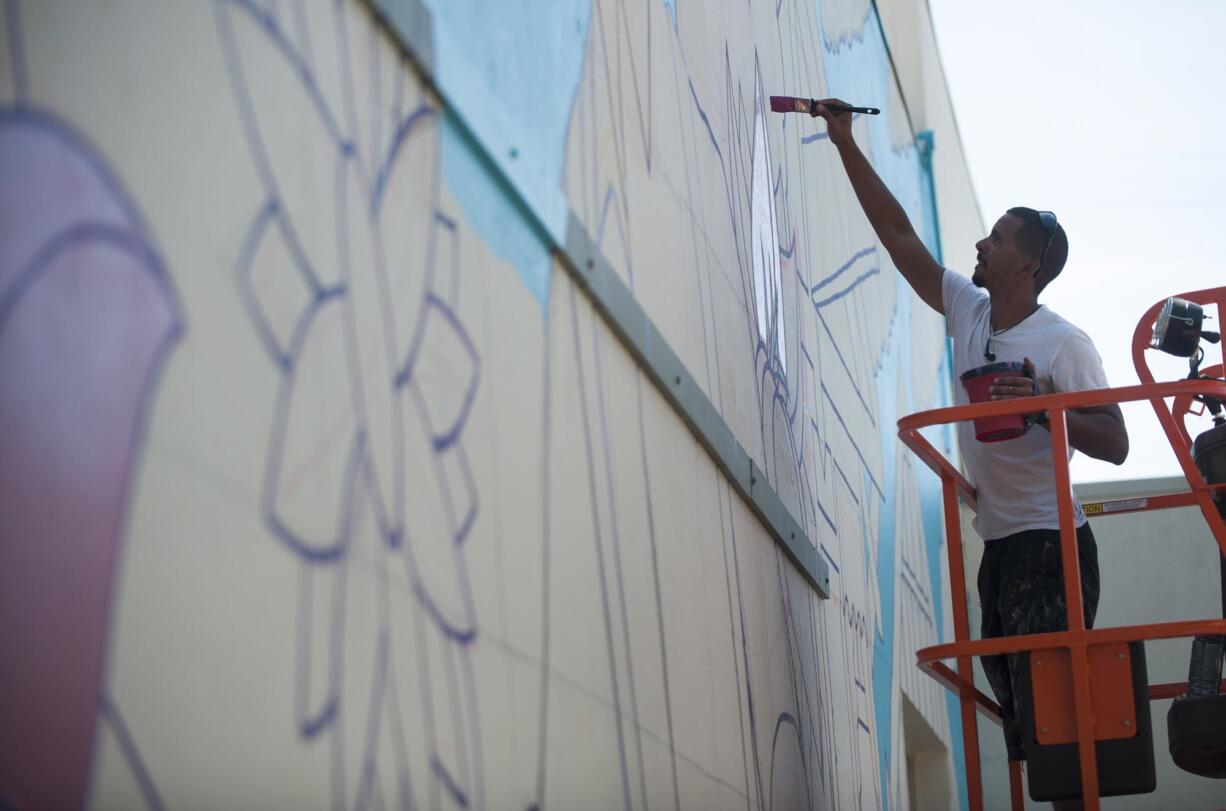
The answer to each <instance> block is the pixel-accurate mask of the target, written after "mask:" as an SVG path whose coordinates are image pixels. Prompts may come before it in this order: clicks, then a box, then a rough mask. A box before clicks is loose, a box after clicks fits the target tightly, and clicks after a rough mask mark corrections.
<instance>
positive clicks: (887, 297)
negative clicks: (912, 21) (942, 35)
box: [0, 0, 977, 809]
mask: <svg viewBox="0 0 1226 811" xmlns="http://www.w3.org/2000/svg"><path fill="white" fill-rule="evenodd" d="M377 5H378V9H377V11H378V14H386V15H388V17H389V18H391V19H393V20H395V21H397V24H398V26H399V28H398V29H397V32H396V34H395V35H393V34H392V33H391V32H389V30H388V29H386V28H384V27H383V26H382V25H380V24H379V23H378V22H377V19H378V14H376V8H374V7H372V6H368V5H367V4H365V3H362V2H338V3H336V4H330V3H326V2H323V0H319V1H318V2H307V1H305V0H299V1H298V2H293V1H292V0H269V2H260V3H257V2H255V0H215V1H214V2H195V3H160V4H150V3H146V2H139V1H138V0H117V2H113V3H110V4H106V5H93V4H79V3H71V2H20V0H8V1H7V2H6V3H5V4H4V5H3V6H2V7H0V8H2V10H3V13H2V14H0V25H2V26H3V31H2V32H0V34H2V36H0V42H3V43H5V45H4V58H3V59H2V60H0V103H2V104H3V107H0V166H2V167H3V176H4V178H5V183H4V184H3V187H0V246H3V247H0V375H2V379H3V380H4V381H5V382H4V386H3V389H0V455H2V456H3V458H4V459H5V464H4V465H3V466H0V467H2V468H3V472H2V473H0V476H3V478H2V479H0V516H3V519H0V520H3V522H4V524H3V534H4V543H3V544H2V545H0V601H2V602H0V618H3V619H2V620H0V623H2V624H0V628H2V629H3V632H2V633H0V640H2V644H3V650H2V651H0V658H2V659H3V660H4V661H6V662H11V663H16V664H14V665H13V666H12V667H11V669H9V670H7V671H5V675H4V676H3V677H2V678H3V680H2V681H0V715H3V717H5V718H6V719H7V720H6V723H5V724H4V725H3V727H4V729H3V730H0V755H2V756H0V797H3V798H6V800H7V802H9V803H10V804H11V805H14V806H16V807H34V806H38V807H42V806H45V805H53V804H62V805H67V806H73V805H81V804H84V803H88V804H89V805H91V806H92V807H95V808H124V809H131V808H141V807H148V808H180V807H201V806H207V807H258V806H265V807H270V806H278V807H279V806H293V807H321V806H331V807H335V808H340V807H351V806H352V807H381V806H389V805H393V804H395V805H401V806H405V805H412V806H414V807H418V806H421V807H430V808H440V807H451V806H460V807H468V806H476V807H483V806H493V807H500V808H520V809H523V808H532V807H542V806H550V807H605V806H624V807H627V808H629V807H644V808H646V807H647V806H649V805H650V806H657V807H663V806H667V807H682V806H685V807H691V808H716V807H741V806H751V807H763V808H798V807H812V808H887V807H888V808H904V807H908V805H909V797H908V782H909V781H908V776H907V773H906V763H905V758H904V757H903V752H904V749H905V748H906V740H905V738H906V737H907V732H906V729H905V728H906V727H908V726H910V727H912V728H913V729H920V728H923V729H924V730H925V731H924V735H926V736H931V740H934V741H936V742H937V744H934V746H935V747H936V748H935V750H934V751H937V752H942V753H943V754H941V763H942V764H944V765H943V766H941V767H940V768H944V769H947V770H948V772H949V774H948V776H949V778H950V779H949V780H948V781H947V782H948V783H949V784H953V785H958V786H960V785H961V780H960V778H959V777H958V774H959V773H960V766H958V765H956V764H958V763H959V762H960V760H959V759H960V754H959V752H960V749H959V747H960V743H959V741H958V735H957V731H956V726H955V725H951V719H952V718H953V717H954V716H953V715H952V713H951V704H950V702H949V701H948V699H947V697H946V696H945V695H944V694H943V692H942V691H941V690H940V689H939V688H938V687H937V686H936V685H935V684H934V683H932V682H931V681H929V680H927V679H923V678H921V677H920V676H919V674H918V672H917V671H916V670H915V668H914V667H913V666H911V661H912V660H911V656H912V655H913V652H914V649H915V648H916V647H919V646H921V645H925V644H932V643H935V642H936V641H938V640H940V639H942V638H945V635H946V634H947V633H948V632H947V630H946V627H945V626H946V625H947V624H948V612H947V611H946V610H945V609H944V608H943V606H942V600H943V599H945V598H943V595H945V594H946V593H947V588H946V587H945V586H944V585H943V584H942V581H941V574H940V572H941V571H942V567H941V565H940V561H941V560H942V543H943V539H942V536H941V531H940V523H939V513H937V512H935V511H934V509H933V505H934V504H935V501H934V493H935V482H934V481H933V480H932V478H931V477H930V476H928V475H927V474H926V472H922V471H920V470H919V466H918V465H916V464H915V463H914V462H913V460H912V459H910V458H909V457H908V456H907V454H905V453H904V452H903V450H902V449H901V448H900V446H899V444H898V443H897V441H896V440H895V438H894V430H895V429H894V424H895V421H896V419H897V417H898V416H900V415H901V414H903V413H906V412H909V411H912V410H917V409H921V408H928V407H932V406H935V405H938V404H942V403H944V402H947V401H948V397H947V378H948V374H947V372H946V370H945V366H944V363H945V360H944V358H945V355H944V342H943V340H942V337H941V336H942V325H941V323H940V321H939V319H938V318H937V317H936V316H935V315H934V314H933V313H931V312H929V311H927V310H925V309H924V308H923V307H922V306H921V305H918V304H917V302H916V300H915V299H914V297H913V296H912V294H911V293H910V291H909V289H908V288H907V287H906V286H905V284H904V283H903V282H902V281H901V279H900V278H899V277H898V275H897V274H896V273H895V272H894V269H893V268H892V266H891V265H890V262H889V259H888V257H887V256H886V255H885V253H884V251H882V250H881V248H880V246H879V245H878V244H877V243H876V240H875V238H874V236H873V234H872V232H871V230H870V229H869V227H868V225H867V223H866V222H865V220H864V218H863V216H862V215H861V213H860V212H859V209H858V207H857V205H856V203H855V201H854V198H853V196H852V193H851V190H850V188H849V186H848V185H847V183H846V180H845V178H844V177H843V176H842V174H841V169H840V168H839V166H838V164H837V159H836V156H835V155H834V153H833V150H832V149H831V148H830V145H829V143H828V142H827V141H826V139H825V135H824V130H823V127H822V126H821V125H820V124H817V123H815V122H814V121H812V120H810V119H808V118H807V117H801V116H778V115H771V114H769V113H768V112H767V108H766V98H767V97H768V96H769V95H771V94H772V93H794V94H797V95H815V96H817V95H826V94H836V95H840V96H843V97H846V98H849V99H852V100H854V101H857V102H859V103H866V104H873V105H875V106H879V107H882V108H883V110H884V112H883V115H882V116H881V117H880V118H873V119H869V118H861V119H859V121H858V122H857V124H856V136H857V139H858V140H859V142H860V143H861V144H863V145H864V146H865V148H866V151H868V152H869V154H870V155H871V158H872V160H873V162H874V164H875V165H876V166H877V167H878V169H879V171H880V172H881V173H882V175H883V177H885V178H886V180H887V182H888V183H889V184H890V186H891V188H892V189H893V190H894V191H895V193H896V194H897V195H898V197H899V198H900V200H901V201H902V202H903V204H904V206H905V207H906V208H907V210H908V211H909V212H910V213H911V215H912V217H913V218H914V219H915V220H916V221H917V222H920V223H923V224H924V226H925V230H926V232H931V231H932V230H933V227H932V226H933V224H932V223H931V222H927V223H924V210H925V206H926V205H928V201H927V200H926V199H925V194H924V188H925V187H924V185H923V177H922V168H921V166H920V162H919V160H918V157H917V153H916V148H915V145H914V135H913V129H912V122H911V121H909V119H908V117H907V114H906V110H905V109H904V106H903V104H902V97H901V95H900V92H899V88H898V85H897V83H896V81H895V78H894V76H893V74H892V71H891V68H890V63H889V59H888V56H887V53H886V49H885V43H884V40H883V36H882V32H881V28H880V24H879V22H878V18H877V14H876V11H875V9H874V7H873V6H872V5H871V4H870V3H869V2H867V0H822V1H821V2H817V0H797V2H778V3H774V4H769V3H755V4H749V5H747V4H744V3H740V2H727V3H704V4H703V5H702V6H698V5H697V4H688V3H680V4H677V3H676V2H658V1H657V0H644V1H643V2H631V1H630V0H601V1H599V2H592V3H590V4H589V3H587V2H579V0H576V1H575V2H570V3H564V4H550V3H538V2H530V3H522V4H487V5H481V4H477V3H473V2H454V3H452V2H446V3H445V2H441V0H440V1H439V2H428V3H426V4H425V6H424V7H421V6H418V5H417V4H415V3H409V2H408V0H404V2H391V0H389V2H386V3H379V4H377ZM414 26H419V27H420V26H425V27H428V30H429V38H430V42H431V43H432V49H433V51H432V56H431V65H430V74H429V76H427V77H423V76H422V75H420V74H419V73H418V72H417V71H416V70H415V69H413V68H412V66H410V65H409V64H408V63H407V62H406V61H405V57H404V53H403V51H402V49H401V45H400V43H399V42H398V40H397V37H399V36H420V35H423V31H422V30H419V29H415V28H414ZM921 47H923V48H928V49H929V50H931V49H932V47H933V46H932V44H931V43H929V42H927V41H926V44H924V45H922V46H921ZM423 79H428V80H429V82H433V83H436V84H437V89H438V91H440V92H441V95H440V93H438V92H435V90H432V89H431V88H430V87H429V86H428V83H427V82H426V81H424V80H423ZM927 81H935V80H934V79H931V78H929V79H927ZM942 109H944V108H942ZM913 113H914V109H913ZM941 115H944V116H946V118H942V119H940V121H939V122H938V124H935V125H931V126H932V127H933V128H935V129H936V130H937V135H936V143H937V152H936V155H937V156H941V157H940V161H943V162H947V161H951V160H952V161H953V162H954V163H955V164H957V165H959V166H960V163H959V160H958V155H959V154H960V152H959V151H957V150H956V149H951V148H948V147H947V148H946V150H945V152H942V145H943V144H950V145H955V146H956V143H957V142H956V132H954V131H953V130H952V118H949V117H948V114H947V110H946V111H945V112H943V113H941ZM947 125H948V126H947ZM961 171H962V172H963V174H964V171H965V170H964V167H963V168H961ZM943 172H944V170H943V169H942V168H941V166H940V165H938V167H937V170H936V175H937V177H936V181H937V183H936V186H937V189H938V190H941V189H943V185H942V175H943ZM955 174H956V173H955ZM939 194H947V192H944V191H940V192H939ZM959 194H961V193H960V192H959ZM940 206H941V207H942V209H943V208H944V207H945V202H944V200H941V202H940ZM951 210H953V211H954V212H955V214H954V217H953V219H954V221H955V222H956V225H955V226H952V227H954V228H955V229H963V230H966V229H967V228H968V227H969V228H970V229H971V230H974V225H973V224H972V225H971V226H967V225H966V222H967V221H968V218H969V219H974V218H970V217H969V214H968V213H967V212H973V213H974V215H975V218H977V209H976V208H975V206H974V204H973V201H971V202H969V203H968V202H967V201H966V200H965V199H960V200H959V204H958V207H955V206H953V205H951ZM959 212H960V213H959ZM568 218H573V219H574V220H577V221H578V222H579V223H580V224H581V225H582V227H583V229H584V230H585V231H586V233H587V235H588V237H589V238H590V240H591V241H592V242H593V243H594V244H596V245H597V246H598V247H599V249H600V251H601V252H602V254H603V255H604V257H605V258H606V259H607V260H608V262H609V263H610V264H611V265H612V267H613V268H614V269H615V271H616V272H617V274H618V275H619V278H620V279H621V280H622V281H623V282H624V284H625V285H626V286H627V287H628V288H629V289H630V290H631V291H632V292H633V295H634V299H635V301H636V302H637V303H638V305H639V306H641V308H642V310H643V311H645V313H646V314H647V315H648V316H649V317H650V319H651V321H652V322H653V323H654V324H655V325H656V327H657V328H658V330H659V332H660V334H661V335H662V336H663V338H664V339H665V340H666V341H667V344H668V346H670V347H671V348H672V350H673V351H675V353H676V354H677V356H679V357H680V359H681V360H682V362H683V363H684V365H685V367H686V369H687V370H688V371H689V373H690V374H691V375H692V376H693V378H694V379H695V380H696V381H698V384H699V385H700V387H701V390H702V394H703V395H704V396H705V397H706V398H707V399H708V400H709V401H710V402H711V403H712V404H713V405H714V407H715V409H716V410H717V412H718V415H719V417H720V418H721V419H722V421H723V422H724V424H726V425H727V426H728V427H729V428H730V429H731V431H732V433H733V435H734V436H735V438H736V440H737V442H738V443H739V445H740V446H741V447H743V448H744V449H745V451H746V452H747V453H748V454H749V456H750V457H752V459H753V461H754V462H755V464H756V465H757V466H758V467H759V468H760V469H761V470H762V471H764V472H765V476H766V478H767V479H768V483H769V485H770V486H771V488H773V490H774V491H775V492H776V493H777V494H778V495H779V497H780V498H781V499H782V501H783V503H784V505H785V506H786V507H787V510H788V511H789V512H790V514H791V515H792V516H794V517H795V520H796V521H797V522H798V523H799V524H800V525H801V526H802V528H803V530H804V534H805V535H806V536H807V538H808V541H809V542H811V543H812V544H814V545H815V549H816V551H817V552H819V553H820V556H821V558H822V559H823V560H825V561H826V563H827V565H828V567H829V571H830V574H831V579H830V584H829V587H830V599H828V600H822V599H820V597H819V595H818V593H817V592H816V591H815V590H814V589H813V588H812V587H811V586H810V584H809V583H808V581H806V580H805V579H804V578H803V577H802V576H801V575H800V574H799V573H798V571H797V569H796V568H795V567H794V566H793V565H792V563H791V561H790V560H789V559H788V558H787V557H786V556H785V555H784V554H783V552H782V551H781V549H780V547H779V546H778V545H777V544H776V543H775V541H774V540H773V539H772V537H771V534H770V533H769V532H768V531H767V529H766V528H765V527H764V526H763V524H762V523H761V521H760V520H759V518H758V517H757V515H756V514H755V513H754V512H753V511H752V510H751V509H749V507H748V506H747V504H746V503H745V502H744V501H743V500H742V499H741V498H740V497H739V496H738V495H737V494H736V493H735V492H734V490H733V488H732V486H731V485H730V483H729V481H728V478H727V476H726V475H725V472H724V471H722V470H721V469H720V468H719V467H718V466H717V465H716V464H715V462H714V461H713V459H712V457H711V456H710V455H709V454H708V453H707V451H706V450H704V447H703V446H702V445H700V444H699V443H698V442H697V441H696V440H695V437H694V436H693V435H692V434H691V433H690V431H689V430H688V429H687V428H686V425H685V423H684V422H683V421H682V418H681V417H680V416H679V414H678V413H677V411H676V410H675V409H674V408H672V407H671V406H670V404H669V401H668V400H667V399H665V398H664V397H663V396H662V395H661V393H660V392H659V391H658V390H657V389H656V388H654V387H653V386H652V384H651V382H650V381H649V380H648V379H647V378H646V376H645V375H644V373H643V371H642V369H640V368H639V367H637V366H636V365H635V363H634V361H633V359H632V358H631V356H630V355H629V354H627V352H626V351H625V349H624V347H623V346H622V344H621V343H620V342H619V341H618V340H617V338H616V337H615V335H614V332H613V331H612V330H611V329H610V326H609V324H608V323H607V322H606V321H605V319H604V318H603V317H602V315H601V314H600V313H599V312H598V311H597V310H596V309H595V308H594V307H593V304H592V301H591V300H590V299H589V298H588V297H587V295H586V294H585V293H584V292H583V290H582V288H581V286H580V285H578V284H577V283H576V281H575V280H574V279H573V278H572V276H571V275H570V272H569V270H568V269H567V268H566V267H565V263H564V262H562V261H560V259H559V256H558V254H557V251H558V249H559V247H560V246H561V245H562V244H563V241H564V239H565V233H564V229H565V227H566V223H567V222H568ZM945 227H946V226H945V225H944V224H942V229H944V228H945ZM904 695H905V696H906V698H905V699H904ZM904 700H905V701H906V702H907V704H906V705H905V706H906V707H907V712H908V713H909V715H908V723H907V724H904V719H903V714H904V712H903V708H904V704H903V701H904ZM917 725H918V726H917ZM938 782H940V781H938ZM961 801H962V803H963V804H964V803H965V797H964V795H963V796H962V800H961Z"/></svg>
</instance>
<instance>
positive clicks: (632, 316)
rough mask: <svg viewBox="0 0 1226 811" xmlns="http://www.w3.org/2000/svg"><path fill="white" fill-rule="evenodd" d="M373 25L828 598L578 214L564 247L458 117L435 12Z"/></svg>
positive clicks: (723, 427) (411, 0)
mask: <svg viewBox="0 0 1226 811" xmlns="http://www.w3.org/2000/svg"><path fill="white" fill-rule="evenodd" d="M366 2H367V3H368V4H369V5H370V6H371V8H372V10H373V12H374V14H375V16H376V18H378V19H379V20H380V21H381V22H382V23H383V25H384V26H385V27H386V28H387V29H388V31H389V33H390V34H391V35H392V38H393V39H394V40H395V41H396V42H397V43H398V44H399V45H400V47H401V49H402V50H403V51H404V53H405V55H406V56H407V57H408V59H409V61H410V62H411V63H412V65H413V66H414V68H415V70H416V71H417V73H418V74H419V75H420V77H421V78H422V80H423V81H424V82H425V84H426V85H427V86H428V87H429V88H430V89H431V90H432V91H433V92H434V93H435V94H436V95H437V96H438V97H439V99H440V100H441V102H442V104H443V106H444V107H446V108H447V112H448V114H449V116H451V120H452V121H454V123H455V124H456V125H457V127H458V128H459V129H460V130H461V133H462V135H463V136H464V138H465V140H467V141H468V142H469V143H470V145H471V146H472V147H473V148H474V149H476V150H477V151H478V153H479V157H480V158H481V159H482V163H483V164H484V165H485V167H486V169H487V170H488V171H489V172H491V173H492V174H494V175H495V179H496V180H497V181H498V183H499V185H500V186H501V187H502V188H504V189H505V190H506V191H507V192H508V194H509V195H510V196H511V198H512V200H513V201H514V202H515V204H516V206H517V207H518V208H519V210H520V212H521V213H522V214H523V216H524V218H525V219H527V220H528V221H529V223H530V225H531V226H532V228H533V229H534V230H535V231H536V233H538V234H539V235H541V237H542V238H543V240H544V242H545V243H546V244H547V245H548V246H549V248H550V250H551V252H552V253H553V255H554V256H555V257H556V258H557V260H558V262H559V264H561V265H562V267H563V268H565V269H566V271H567V273H569V274H570V276H571V278H572V280H573V281H574V282H575V283H576V284H577V285H578V286H579V287H580V288H581V289H582V290H583V291H584V292H585V293H586V294H587V295H588V297H589V298H590V299H591V300H592V303H593V305H594V306H595V308H596V310H597V312H599V313H600V315H601V317H602V318H603V319H604V321H605V323H606V324H607V325H608V326H609V328H610V329H611V330H612V331H613V333H614V334H615V335H616V336H617V338H618V340H620V341H621V343H622V345H623V346H624V347H625V349H626V351H627V352H629V353H630V356H631V357H633V358H634V360H635V362H636V363H637V364H638V366H639V368H640V369H642V371H643V373H644V374H645V375H646V376H647V378H648V379H649V380H650V381H651V382H652V383H653V384H654V385H655V387H656V388H657V389H658V390H659V392H660V393H661V394H662V395H663V396H664V399H665V400H666V401H667V402H668V403H669V405H671V406H672V408H673V410H674V411H676V413H677V414H678V416H680V417H681V419H682V421H683V422H685V424H686V426H687V427H688V428H689V429H690V431H691V432H692V433H693V434H694V436H695V437H696V438H697V439H698V442H699V443H700V444H701V445H702V446H703V448H705V449H706V451H707V453H708V454H709V455H710V456H711V458H712V460H713V461H714V462H715V464H716V466H717V467H718V468H719V469H720V470H721V471H722V472H723V474H724V475H725V476H726V477H727V478H728V481H729V482H730V484H731V485H732V488H733V489H734V490H736V491H737V493H738V494H740V496H741V498H742V499H744V501H745V503H746V504H747V505H749V508H750V510H752V511H753V513H754V515H755V516H757V518H758V520H759V521H761V522H762V525H763V526H765V527H766V529H767V530H768V531H769V532H770V534H771V536H772V537H773V538H774V539H775V541H776V542H777V543H778V544H779V546H780V547H781V548H782V549H783V551H784V553H785V554H786V555H787V557H788V559H789V560H791V562H792V564H793V565H794V566H795V567H796V568H797V569H798V570H799V571H800V573H801V575H802V576H803V577H804V578H805V580H807V581H808V582H809V585H810V586H812V587H813V589H814V590H815V591H816V592H817V594H818V596H819V597H821V598H823V599H825V598H827V597H829V596H830V574H829V570H828V568H827V566H826V562H825V561H824V560H822V559H821V557H820V556H819V555H818V553H817V547H816V546H815V545H814V544H813V543H812V542H811V541H810V540H809V538H808V536H807V535H806V534H805V532H804V529H803V527H802V525H801V524H800V522H798V521H797V520H796V519H795V517H794V516H793V515H792V514H791V512H790V511H789V510H788V508H787V506H786V505H785V504H784V503H783V501H782V499H780V498H779V494H778V493H776V492H775V490H774V489H773V488H772V487H771V486H770V483H769V482H768V481H767V479H766V475H765V473H764V472H763V471H762V470H761V469H760V468H759V467H758V466H757V464H756V463H755V462H754V461H753V459H752V458H751V457H750V456H749V454H748V453H746V451H745V449H744V448H743V447H741V444H740V443H739V442H738V441H737V439H736V437H735V435H734V434H733V433H732V429H731V428H730V427H729V426H728V423H727V422H725V421H724V419H723V417H721V416H720V414H719V412H718V411H717V410H716V409H715V405H714V404H713V403H712V402H711V400H710V398H708V397H707V395H706V393H705V392H704V391H703V390H702V388H701V387H700V386H699V385H698V382H697V381H696V380H694V378H693V376H692V375H691V374H690V373H689V371H688V370H687V369H686V368H685V365H684V364H683V363H682V362H681V358H680V357H678V355H677V353H676V352H674V351H673V348H672V347H671V346H669V344H668V342H667V341H666V340H664V336H663V335H662V334H661V333H660V331H659V329H657V328H656V325H655V324H654V323H653V322H652V321H651V319H650V318H649V317H648V316H647V313H646V312H645V311H644V310H643V308H642V306H641V305H640V304H639V302H638V300H637V299H635V297H634V294H633V293H632V292H631V291H630V289H629V288H628V287H627V286H626V285H625V284H624V283H623V282H622V280H621V278H620V277H619V276H618V275H617V272H616V271H615V270H614V269H613V267H612V265H611V264H610V263H609V261H608V260H607V259H606V258H605V257H604V255H603V254H602V253H601V252H600V250H599V249H598V248H597V246H596V244H595V243H594V242H593V241H592V239H591V237H590V235H589V234H588V233H587V230H586V229H585V228H584V227H583V225H582V223H581V222H580V221H579V219H578V218H577V217H575V214H574V212H573V211H569V212H568V213H567V223H566V236H565V242H564V243H559V242H558V241H557V239H555V238H554V237H553V235H551V234H550V233H549V229H548V228H547V227H546V226H545V224H544V223H543V222H542V221H541V219H540V217H539V215H538V214H537V212H536V211H535V210H533V208H532V207H531V206H530V205H529V204H528V203H527V201H526V200H525V199H524V197H523V195H522V194H520V192H519V190H518V189H517V188H516V187H515V184H514V182H513V181H512V180H511V179H510V178H509V177H507V176H505V174H504V173H503V172H502V170H501V169H500V168H499V166H498V165H497V163H496V162H495V161H494V160H493V159H492V158H491V157H490V155H489V153H488V150H487V149H486V147H485V145H484V144H483V143H481V141H480V140H479V139H478V138H477V137H476V135H475V134H474V133H473V131H472V128H471V127H469V126H468V124H467V122H466V121H465V120H464V118H463V116H462V115H461V113H460V111H459V110H458V109H457V108H456V107H455V105H453V104H451V103H450V101H449V99H448V97H447V93H446V91H445V89H444V88H443V87H442V86H441V84H440V83H439V82H438V80H437V78H436V77H435V76H434V73H433V70H434V46H433V38H432V28H431V25H432V23H431V20H430V12H429V10H428V9H426V8H425V7H424V6H423V5H422V4H421V0H366Z"/></svg>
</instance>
